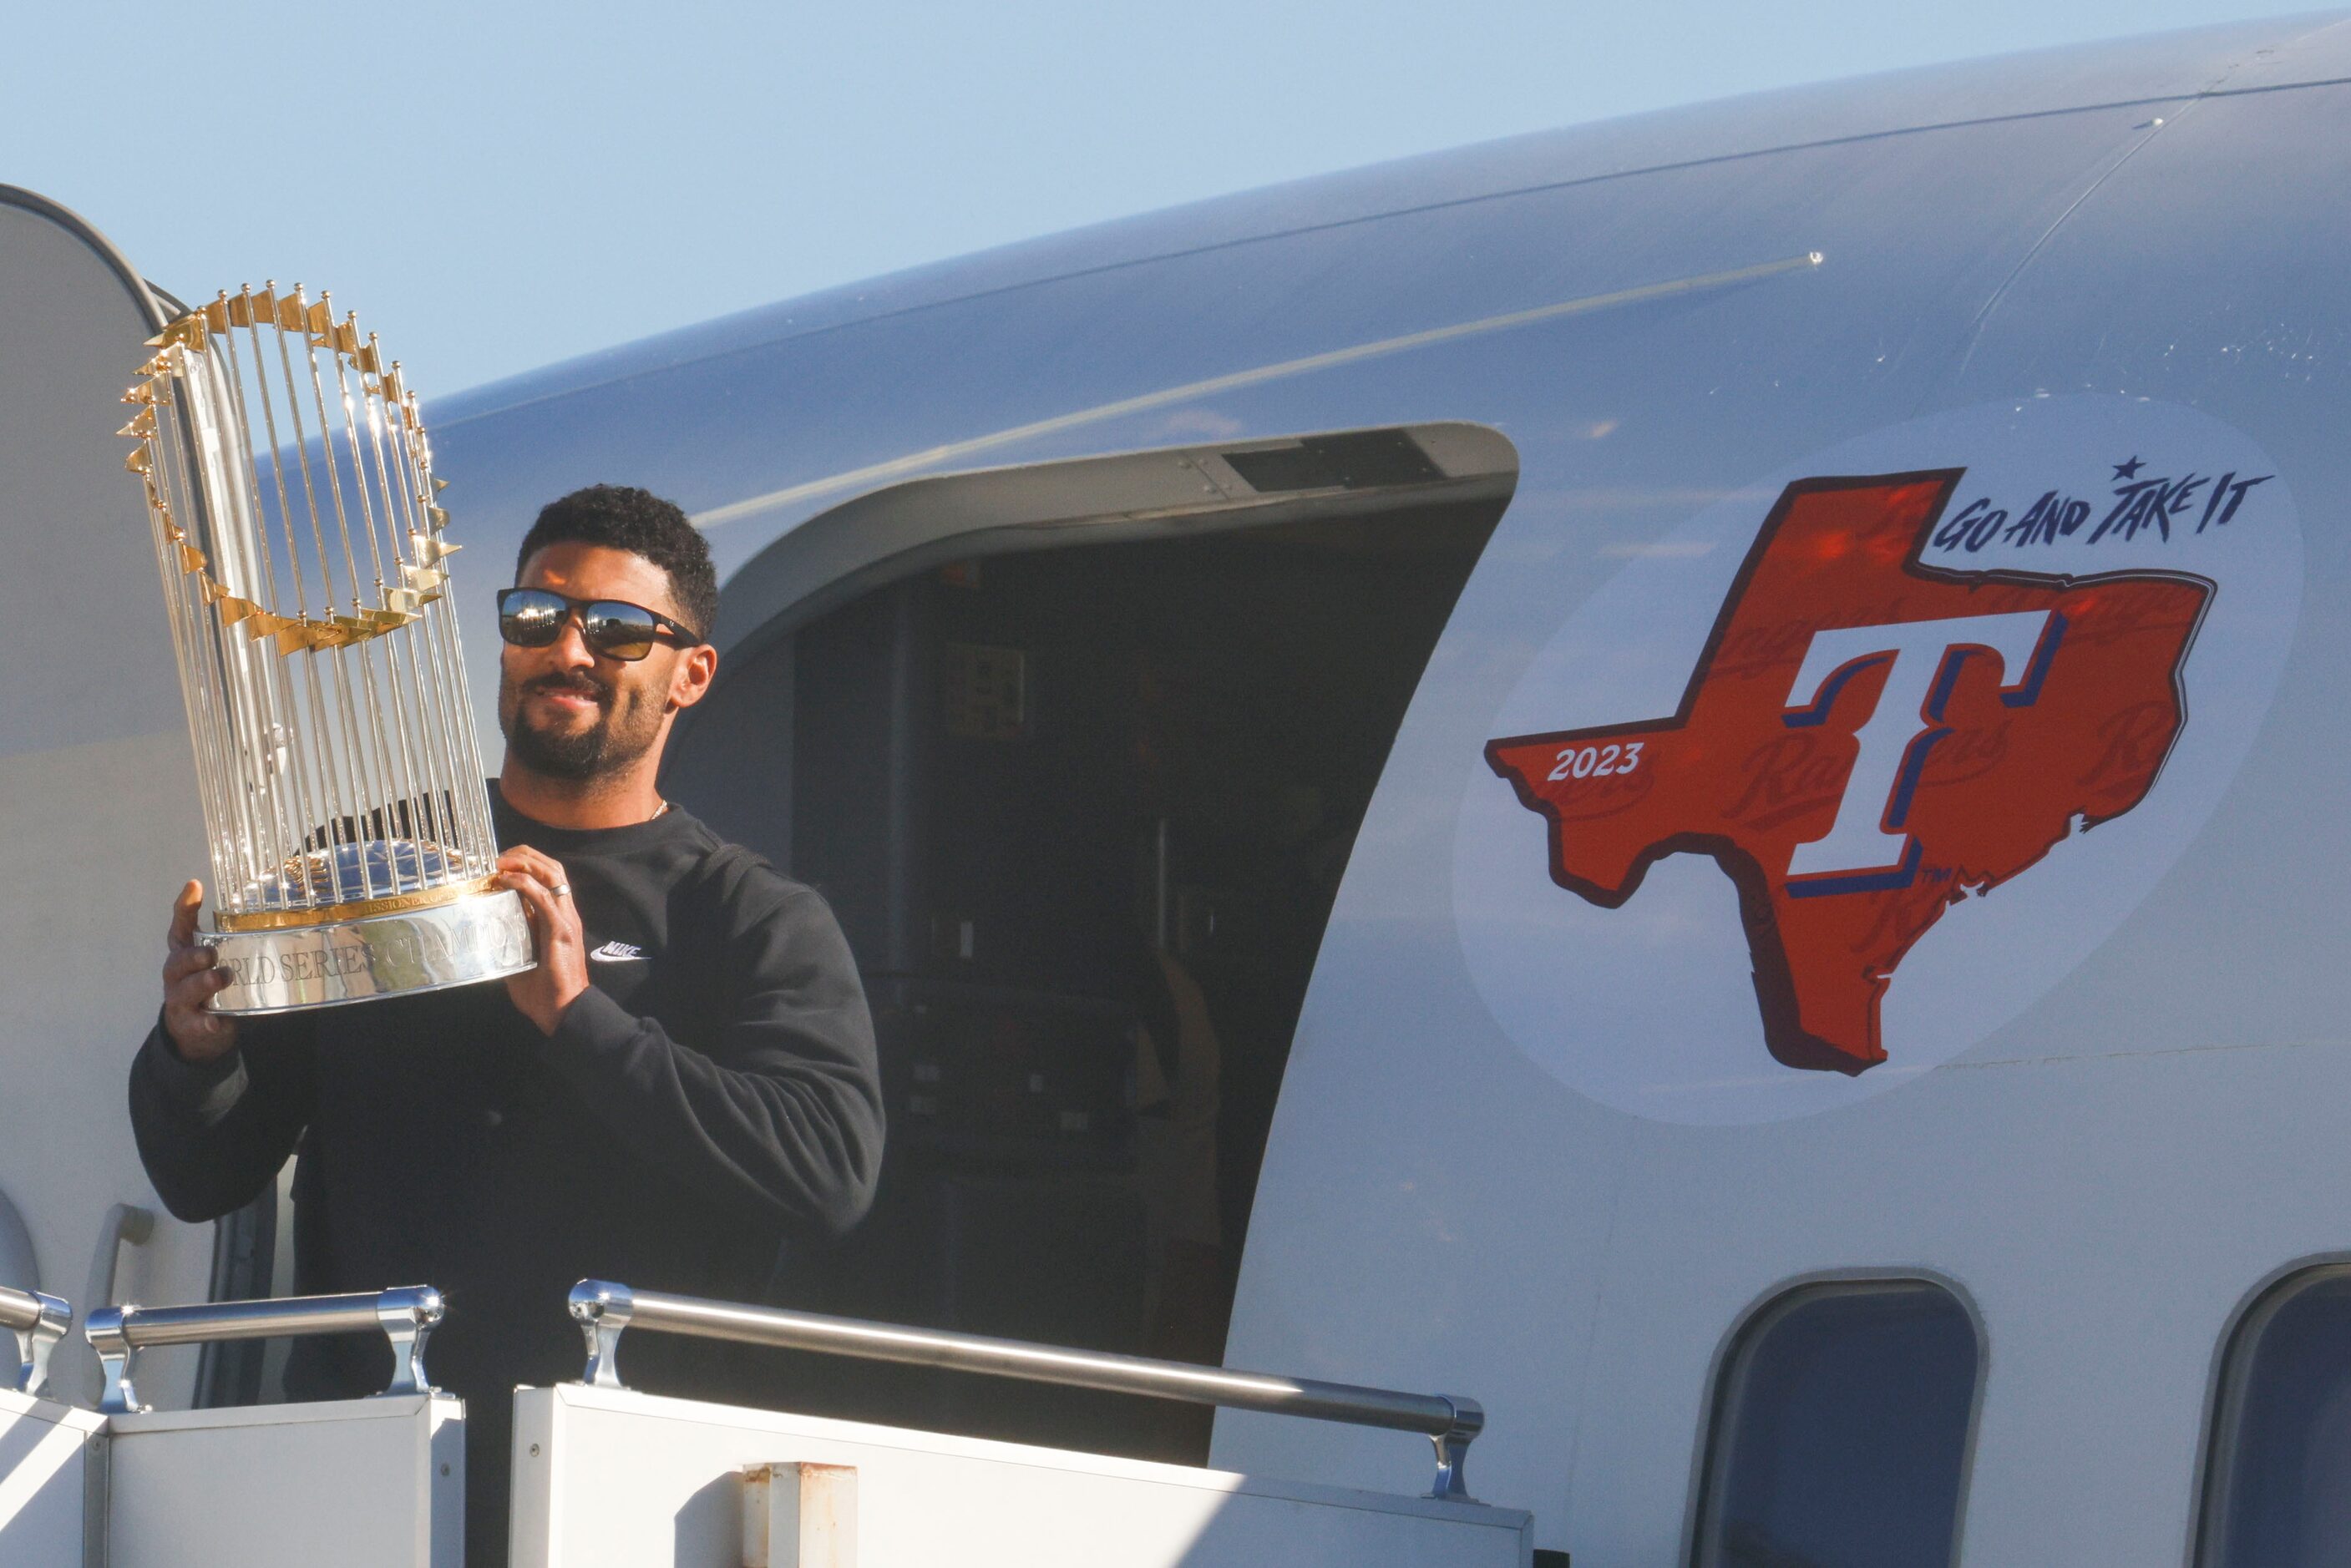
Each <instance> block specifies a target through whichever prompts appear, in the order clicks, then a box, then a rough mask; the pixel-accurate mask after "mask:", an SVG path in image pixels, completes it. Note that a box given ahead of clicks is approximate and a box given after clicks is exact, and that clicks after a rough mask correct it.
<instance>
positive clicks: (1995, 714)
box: [1486, 469, 2212, 1073]
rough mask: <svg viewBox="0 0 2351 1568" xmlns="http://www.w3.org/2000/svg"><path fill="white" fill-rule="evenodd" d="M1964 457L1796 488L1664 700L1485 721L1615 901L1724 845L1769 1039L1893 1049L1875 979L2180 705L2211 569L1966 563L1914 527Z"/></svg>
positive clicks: (2020, 859)
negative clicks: (1546, 721)
mask: <svg viewBox="0 0 2351 1568" xmlns="http://www.w3.org/2000/svg"><path fill="white" fill-rule="evenodd" d="M1960 472H1961V471H1959V470H1956V469H1954V470H1949V471H1945V472H1932V473H1913V474H1900V475H1894V476H1888V477H1877V478H1863V479H1813V480H1805V481H1802V482H1801V483H1796V484H1792V485H1790V486H1789V487H1788V489H1787V491H1786V492H1785V493H1783V494H1782V496H1781V497H1780V500H1779V503H1778V504H1777V505H1775V506H1774V507H1773V508H1772V511H1771V517H1770V518H1769V519H1768V520H1767V521H1766V522H1765V523H1764V524H1763V528H1762V531H1761V533H1760V534H1759V535H1757V537H1756V541H1755V545H1754V547H1753V548H1752V549H1751V550H1750V552H1749V554H1748V557H1747V560H1746V563H1745V565H1744V566H1742V567H1741V568H1740V573H1739V576H1738V579H1737V581H1736V582H1735V583H1734V584H1733V585H1732V587H1731V590H1730V594H1729V597H1728V598H1726V599H1725V600H1724V601H1723V606H1722V610H1721V613H1720V615H1719V617H1718V618H1717V619H1716V621H1715V625H1714V631H1713V635H1712V636H1711V637H1710V638H1709V639H1708V641H1707V645H1706V650H1705V652H1704V653H1703V654H1701V655H1700V656H1699V659H1698V668H1697V670H1696V671H1695V672H1694V673H1693V674H1692V675H1691V677H1690V681H1689V685H1688V687H1687V690H1686V691H1684V693H1683V695H1682V701H1681V706H1680V709H1679V710H1678V711H1677V712H1675V713H1674V714H1673V715H1672V716H1671V717H1668V718H1663V719H1653V720H1648V721H1646V722H1638V723H1625V724H1612V725H1606V726H1603V727H1601V728H1597V729H1585V730H1563V731H1560V732H1556V733H1552V734H1543V735H1521V736H1516V737H1512V738H1510V739H1506V740H1499V741H1495V742H1490V743H1489V745H1488V746H1487V748H1486V759H1487V761H1488V762H1489V763H1490V764H1491V765H1492V767H1493V769H1494V771H1495V772H1496V773H1498V774H1500V775H1501V776H1502V777H1503V778H1505V779H1508V780H1509V781H1510V783H1511V784H1513V785H1515V786H1516V788H1517V790H1518V794H1519V798H1520V801H1522V802H1524V803H1525V805H1527V806H1528V807H1529V808H1530V809H1531V810H1533V811H1537V812H1540V813H1541V814H1542V815H1543V817H1544V818H1545V819H1546V820H1547V821H1548V822H1549V823H1550V825H1551V873H1552V879H1553V880H1554V881H1556V882H1557V883H1559V885H1560V886H1561V887H1562V888H1567V889H1568V890H1569V891H1571V892H1573V893H1576V894H1579V895H1581V896H1582V897H1583V898H1588V899H1590V900H1591V901H1592V902H1593V903H1594V904H1598V905H1601V906H1602V907H1604V908H1606V909H1614V908H1616V907H1617V906H1619V905H1621V904H1623V903H1624V902H1625V899H1627V898H1631V897H1632V896H1633V893H1634V892H1635V889H1637V888H1639V887H1640V885H1641V878H1642V877H1643V876H1644V875H1645V874H1646V872H1647V870H1648V868H1649V866H1650V864H1651V863H1652V862H1653V861H1656V859H1658V858H1659V857H1663V856H1667V855H1676V854H1682V853H1692V854H1699V855H1710V856H1712V857H1714V858H1715V860H1716V861H1717V862H1718V863H1719V864H1720V866H1721V867H1722V868H1723V870H1724V871H1725V872H1726V873H1728V874H1729V877H1730V879H1731V881H1732V882H1733V883H1734V884H1736V885H1737V887H1738V889H1739V903H1740V917H1741V919H1742V920H1743V922H1744V923H1745V926H1746V929H1747V939H1748V947H1749V951H1750V955H1751V957H1752V959H1753V961H1754V968H1755V994H1756V1000H1757V1002H1759V1003H1760V1005H1761V1009H1762V1015H1763V1035H1764V1041H1765V1044H1767V1045H1768V1046H1769V1047H1770V1049H1771V1054H1772V1055H1773V1056H1775V1057H1777V1058H1778V1059H1779V1060H1780V1061H1782V1062H1783V1063H1785V1064H1788V1065H1789V1066H1792V1067H1810V1068H1834V1069H1835V1070H1837V1071H1838V1072H1842V1073H1859V1072H1862V1071H1864V1070H1865V1069H1866V1068H1868V1067H1871V1066H1874V1065H1875V1064H1877V1063H1879V1062H1882V1061H1884V1060H1886V1052H1885V1049H1884V1047H1883V1046H1882V1045H1881V1044H1879V1040H1878V1002H1879V1000H1880V998H1882V997H1883V996H1884V995H1885V993H1886V986H1887V984H1888V982H1889V981H1891V980H1892V979H1893V975H1894V971H1895V968H1896V965H1897V964H1899V963H1900V962H1901V961H1902V956H1903V954H1904V953H1906V952H1907V951H1908V950H1909V949H1910V945H1911V944H1912V943H1913V942H1915V941H1917V940H1918V938H1919V937H1920V936H1921V935H1922V934H1924V933H1925V932H1926V931H1927V929H1928V928H1929V927H1931V926H1933V925H1934V923H1935V922H1936V921H1937V920H1938V919H1940V918H1941V917H1942V914H1943V911H1944V910H1945V909H1949V907H1950V906H1951V905H1952V904H1954V903H1956V902H1958V901H1959V899H1960V898H1963V897H1966V896H1967V895H1968V894H1970V893H1980V892H1982V891H1983V890H1985V889H1987V888H1992V887H1996V886H1998V885H1999V884H2000V883H2001V882H2004V881H2006V880H2007V879H2008V878H2010V877H2013V876H2015V875H2016V874H2017V873H2018V872H2020V871H2022V870H2023V869H2025V868H2026V867H2029V866H2031V865H2032V864H2033V862H2035V861H2037V860H2039V859H2040V858H2041V857H2043V855H2045V854H2047V853H2048V851H2049V849H2050V847H2051V846H2053V845H2054V844H2055V843H2056V842H2057V841H2058V840H2059V839H2061V838H2063V837H2064V836H2065V835H2066V834H2067V832H2068V831H2070V828H2071V825H2072V824H2073V823H2074V821H2075V820H2076V819H2079V820H2080V821H2081V822H2082V823H2083V825H2084V826H2095V824H2097V823H2100V822H2103V821H2105V820H2106V819H2108V818H2110V817H2114V816H2116V815H2120V814H2122V813H2123V812H2126V811H2128V810H2130V809H2131V807H2133V806H2135V805H2137V804H2138V803H2139V801H2140V800H2141V799H2143V798H2144V797H2145V796H2146V794H2147V789H2148V787H2149V786H2150V785H2151V784H2154V782H2155V777H2156V774H2157V773H2158V771H2159V770H2160V768H2161V767H2162V765H2163V760H2164V757H2165V756H2166V754H2167V753H2168V752H2169V750H2170V747H2171V743H2172V741H2173V739H2174V738H2175V737H2176V736H2177V735H2178V733H2179V726H2180V724H2181V722H2183V718H2184V713H2185V707H2184V704H2183V702H2182V701H2181V699H2180V696H2179V666H2180V663H2181V660H2182V659H2184V658H2185V657H2186V655H2187V651H2188V647H2189V642H2190V640H2191V639H2193V637H2194V635H2195V631H2196V627H2197V624H2198V622H2199V620H2200V618H2202V615H2203V612H2204V607H2205V605H2206V603H2207V601H2208V600H2209V598H2210V595H2211V592H2212V587H2211V585H2210V583H2208V582H2206V581H2204V580H2203V579H2201V578H2197V577H2190V576H2175V575H2169V574H2163V573H2154V572H2127V573H2116V574H2111V575H2101V576H2095V577H2085V578H2079V579H2069V578H2064V577H2056V576H2026V575H2021V574H2014V573H1994V572H1968V573H1959V572H1949V571H1945V570H1942V569H1940V568H1937V567H1931V566H1923V565H1921V564H1920V561H1919V558H1918V557H1919V550H1920V547H1921V546H1922V545H1924V544H1925V542H1926V540H1927V538H1928V535H1929V533H1930V532H1931V531H1932V529H1933V527H1934V525H1935V522H1936V520H1937V518H1938V516H1939V515H1940V514H1941V513H1942V510H1943V507H1944V504H1945V503H1946V502H1947V501H1949V498H1950V493H1951V490H1952V487H1953V486H1954V485H1955V484H1957V483H1958V482H1959V473H1960Z"/></svg>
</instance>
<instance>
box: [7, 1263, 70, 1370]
mask: <svg viewBox="0 0 2351 1568" xmlns="http://www.w3.org/2000/svg"><path fill="white" fill-rule="evenodd" d="M71 1327H73V1308H72V1307H71V1306H70V1305H68V1303H65V1302H63V1301H61V1300H59V1299H58V1298H57V1297H56V1296H45V1295H43V1294H42V1293H40V1292H38V1291H20V1290H17V1289H16V1288H15V1287H14V1286H11V1285H0V1328H5V1329H7V1330H8V1331H9V1332H11V1333H13V1334H16V1382H15V1383H14V1384H12V1385H11V1386H12V1387H14V1388H15V1389H16V1392H17V1393H19V1394H38V1393H40V1392H41V1391H42V1390H43V1389H45V1388H47V1386H49V1352H50V1351H52V1350H55V1349H56V1348H57V1341H59V1340H61V1339H63V1338H64V1337H65V1336H66V1331H67V1330H68V1329H70V1328H71Z"/></svg>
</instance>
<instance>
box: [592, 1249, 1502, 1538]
mask: <svg viewBox="0 0 2351 1568" xmlns="http://www.w3.org/2000/svg"><path fill="white" fill-rule="evenodd" d="M571 1316H572V1318H573V1320H574V1321H575V1322H577V1323H578V1324H580V1331H581V1332H582V1333H583V1334H585V1335H586V1337H587V1340H588V1368H587V1371H586V1372H585V1373H583V1374H582V1375H581V1377H580V1381H581V1382H583V1383H586V1384H590V1385H591V1386H597V1387H602V1388H618V1387H620V1386H622V1383H621V1375H620V1369H619V1367H618V1366H617V1364H616V1361H615V1357H616V1355H617V1354H618V1352H619V1349H620V1343H621V1331H622V1329H624V1328H629V1327H632V1326H633V1327H636V1328H649V1329H653V1330H655V1331H657V1332H661V1333H666V1334H694V1335H697V1336H699V1337H701V1338H705V1339H730V1340H737V1341H740V1342H741V1343H743V1344H746V1345H776V1346H779V1347H781V1348H783V1349H786V1350H812V1351H818V1352H820V1353H823V1354H826V1355H851V1356H857V1357H860V1358H862V1359H864V1360H868V1361H897V1362H905V1363H908V1364H911V1365H913V1366H937V1367H943V1368H945V1369H946V1370H948V1371H951V1372H979V1373H986V1374H987V1375H988V1376H996V1377H1024V1378H1028V1379H1029V1380H1030V1381H1032V1382H1038V1383H1059V1384H1063V1385H1066V1386H1070V1387H1073V1388H1099V1389H1103V1390H1105V1391H1107V1392H1109V1393H1113V1394H1141V1395H1146V1396H1148V1397H1152V1398H1156V1399H1180V1400H1183V1401H1185V1402H1186V1403H1188V1404H1194V1405H1216V1406H1221V1407H1225V1408H1227V1409H1233V1410H1261V1411H1264V1412H1267V1413H1268V1414H1271V1415H1277V1416H1305V1417H1311V1418H1313V1419H1315V1420H1322V1421H1345V1422H1350V1423H1352V1424H1353V1425H1355V1426H1359V1427H1384V1428H1389V1429H1391V1430H1395V1431H1400V1432H1418V1433H1420V1434H1421V1435H1423V1436H1424V1437H1426V1438H1428V1439H1429V1440H1430V1441H1431V1442H1432V1443H1434V1444H1436V1445H1437V1481H1436V1484H1435V1485H1434V1486H1432V1487H1431V1488H1430V1489H1429V1495H1430V1496H1431V1497H1438V1498H1449V1499H1453V1500H1456V1501H1465V1502H1466V1501H1470V1498H1469V1491H1468V1484H1467V1483H1466V1481H1465V1480H1464V1479H1463V1473H1462V1468H1463V1465H1464V1464H1465V1462H1466V1461H1467V1460H1468V1457H1469V1443H1470V1440H1471V1439H1472V1438H1476V1437H1477V1435H1478V1434H1479V1432H1481V1431H1483V1430H1484V1429H1485V1426H1486V1412H1485V1410H1484V1408H1483V1407H1481V1406H1479V1403H1478V1401H1476V1400H1475V1399H1464V1398H1460V1397H1455V1396H1452V1395H1447V1394H1404V1393H1399V1392H1397V1391H1396V1390H1395V1389H1392V1388H1364V1387H1359V1386H1355V1385H1353V1384H1350V1383H1322V1382H1318V1381H1316V1380H1314V1379H1312V1378H1307V1377H1277V1376H1270V1375H1268V1374H1266V1373H1262V1372H1233V1371H1228V1370H1227V1369H1225V1368H1224V1367H1221V1366H1192V1365H1190V1364H1188V1363H1186V1362H1181V1361H1155V1360H1151V1359H1149V1358H1147V1357H1144V1356H1140V1355H1113V1354H1110V1353H1108V1352H1105V1351H1097V1350H1070V1349H1065V1348H1063V1347H1061V1346H1059V1345H1033V1344H1030V1343H1029V1342H1027V1341H1024V1340H1018V1339H993V1338H989V1337H987V1336H985V1335H982V1334H948V1333H945V1332H942V1331H940V1330H937V1329H927V1328H908V1327H905V1326H904V1325H901V1324H887V1323H868V1322H865V1321H863V1320H862V1319H858V1318H847V1317H827V1316H824V1315H822V1314H818V1313H805V1312H786V1311H783V1310H781V1309H779V1308H776V1307H758V1306H741V1305H737V1303H732V1302H713V1301H703V1300H699V1299H697V1298H695V1297H693V1296H674V1295H668V1294H665V1293H659V1292H655V1291H632V1290H631V1289H630V1288H629V1287H628V1286H626V1285H621V1284H613V1283H611V1282H607V1281H603V1280H582V1281H580V1282H579V1283H578V1284H576V1285H574V1286H573V1287H572V1288H571Z"/></svg>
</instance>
